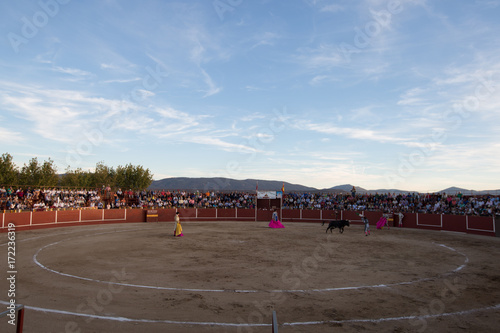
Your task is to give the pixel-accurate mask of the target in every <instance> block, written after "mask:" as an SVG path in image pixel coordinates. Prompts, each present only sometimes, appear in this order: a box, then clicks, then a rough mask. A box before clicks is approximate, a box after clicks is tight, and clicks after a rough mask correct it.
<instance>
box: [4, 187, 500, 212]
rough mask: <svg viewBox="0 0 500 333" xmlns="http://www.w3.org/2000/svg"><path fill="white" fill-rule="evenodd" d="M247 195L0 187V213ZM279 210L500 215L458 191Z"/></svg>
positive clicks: (206, 203)
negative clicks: (450, 193)
mask: <svg viewBox="0 0 500 333" xmlns="http://www.w3.org/2000/svg"><path fill="white" fill-rule="evenodd" d="M255 197H256V196H255V193H253V192H215V191H203V192H201V191H196V192H190V191H168V190H156V191H154V190H153V191H150V190H142V191H132V190H121V189H118V190H116V191H112V190H111V189H110V188H109V187H108V188H99V189H90V190H88V189H68V188H51V189H35V188H30V187H28V188H16V189H14V188H12V187H8V186H7V187H0V210H14V211H18V210H48V209H70V208H77V209H78V208H93V209H102V208H174V207H177V208H248V209H253V208H255ZM282 202H283V205H282V207H283V209H325V210H352V211H383V212H385V213H397V212H402V213H429V214H455V215H464V214H466V215H482V216H492V215H495V214H496V215H499V214H500V196H498V195H481V196H471V195H463V194H461V193H458V194H453V195H447V194H445V193H433V194H421V193H406V194H390V193H385V194H355V193H351V194H348V193H293V192H290V193H285V194H284V195H283V201H282Z"/></svg>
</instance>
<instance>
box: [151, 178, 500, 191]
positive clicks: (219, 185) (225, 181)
mask: <svg viewBox="0 0 500 333" xmlns="http://www.w3.org/2000/svg"><path fill="white" fill-rule="evenodd" d="M283 185H284V187H285V192H334V193H351V190H352V187H353V185H351V184H343V185H336V186H333V187H329V188H323V189H318V188H314V187H311V186H305V185H301V184H293V183H289V182H285V181H279V180H263V179H243V180H238V179H232V178H224V177H169V178H163V179H160V180H155V181H153V182H152V183H151V185H150V186H149V187H148V189H149V190H160V189H169V190H190V191H222V192H226V191H247V192H248V191H255V190H257V189H258V190H260V191H279V190H281V188H282V186H283ZM354 187H355V189H356V193H358V194H366V193H368V194H375V193H379V194H382V193H396V194H400V193H419V192H418V191H409V190H399V189H376V190H367V189H365V188H363V187H361V186H356V185H354ZM459 192H461V193H462V194H466V195H485V194H500V190H485V191H476V190H469V189H464V188H460V187H449V188H446V189H443V190H441V191H436V192H430V193H446V194H457V193H459ZM422 193H423V192H422ZM425 193H427V192H425Z"/></svg>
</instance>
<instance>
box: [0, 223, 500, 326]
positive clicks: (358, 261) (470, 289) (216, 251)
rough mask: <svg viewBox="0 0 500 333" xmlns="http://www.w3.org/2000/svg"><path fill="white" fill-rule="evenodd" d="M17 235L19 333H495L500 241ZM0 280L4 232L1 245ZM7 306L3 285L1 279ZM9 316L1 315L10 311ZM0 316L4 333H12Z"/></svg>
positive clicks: (142, 229) (88, 232) (99, 229)
mask: <svg viewBox="0 0 500 333" xmlns="http://www.w3.org/2000/svg"><path fill="white" fill-rule="evenodd" d="M182 225H183V229H184V230H183V232H184V235H185V236H184V237H181V238H175V237H173V236H172V235H173V230H174V223H173V222H162V223H140V224H139V223H137V224H107V225H88V226H79V227H67V228H58V229H45V230H34V231H24V232H19V231H18V232H17V234H16V236H17V239H16V269H17V272H18V273H17V275H16V301H17V302H18V303H20V304H24V305H25V306H26V310H25V318H24V332H27V333H29V332H59V333H60V332H124V333H128V332H181V333H182V332H271V330H272V328H271V322H272V313H273V311H276V315H277V319H278V322H279V332H280V333H285V332H494V331H497V330H498V327H500V264H499V258H500V239H499V238H493V237H483V236H474V235H465V234H458V233H449V232H434V231H422V230H410V229H398V228H391V229H389V230H387V229H385V228H384V229H383V230H376V229H375V227H372V233H371V235H370V236H368V237H366V236H364V233H363V227H362V226H360V225H351V226H350V227H346V228H345V232H344V233H343V234H340V233H339V232H338V231H337V230H334V232H333V233H331V234H330V233H328V234H326V233H325V230H326V226H321V224H318V223H288V224H285V227H286V228H285V229H270V228H267V223H265V222H183V224H182ZM0 237H1V241H0V244H1V245H0V252H1V253H3V254H2V256H3V257H4V258H3V259H2V260H1V265H0V267H1V269H2V272H3V273H2V274H4V276H5V275H6V272H7V271H8V269H7V267H6V266H7V264H6V261H7V260H6V258H7V246H6V243H7V235H6V234H2V235H0ZM0 288H1V291H2V292H1V295H0V300H1V301H3V303H2V305H1V306H2V308H3V309H5V307H6V304H7V303H5V302H6V301H8V300H9V298H8V297H7V292H6V291H7V290H8V289H9V285H8V281H7V279H6V278H2V279H1V281H0ZM2 311H3V310H2ZM7 320H8V318H2V319H1V323H0V331H1V332H14V331H15V330H14V327H13V326H12V325H9V324H8V323H7Z"/></svg>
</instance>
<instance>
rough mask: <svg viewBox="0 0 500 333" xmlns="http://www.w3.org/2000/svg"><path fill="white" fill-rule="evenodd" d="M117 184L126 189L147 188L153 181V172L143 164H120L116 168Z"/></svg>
mask: <svg viewBox="0 0 500 333" xmlns="http://www.w3.org/2000/svg"><path fill="white" fill-rule="evenodd" d="M115 180H116V186H117V187H121V188H124V189H134V190H137V189H145V188H147V187H148V186H149V185H151V183H152V182H153V174H152V173H151V171H149V169H144V168H143V167H142V166H141V165H137V166H134V165H132V164H127V165H126V166H121V165H120V166H118V167H117V168H116V178H115Z"/></svg>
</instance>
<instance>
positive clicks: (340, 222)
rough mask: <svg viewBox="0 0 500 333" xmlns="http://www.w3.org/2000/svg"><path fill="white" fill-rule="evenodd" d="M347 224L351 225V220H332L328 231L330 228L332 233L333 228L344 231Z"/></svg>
mask: <svg viewBox="0 0 500 333" xmlns="http://www.w3.org/2000/svg"><path fill="white" fill-rule="evenodd" d="M322 225H325V221H323V224H322ZM345 226H349V220H334V221H330V223H329V224H328V228H326V232H328V230H330V233H331V232H332V231H333V229H335V228H339V232H340V233H343V232H344V227H345Z"/></svg>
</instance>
